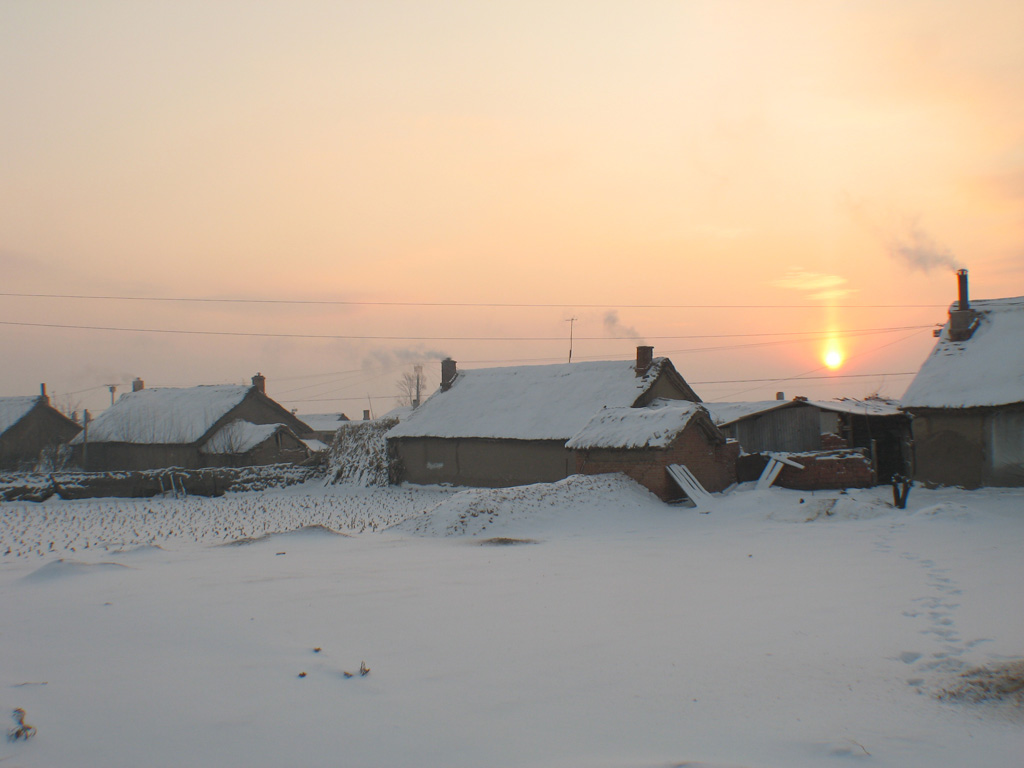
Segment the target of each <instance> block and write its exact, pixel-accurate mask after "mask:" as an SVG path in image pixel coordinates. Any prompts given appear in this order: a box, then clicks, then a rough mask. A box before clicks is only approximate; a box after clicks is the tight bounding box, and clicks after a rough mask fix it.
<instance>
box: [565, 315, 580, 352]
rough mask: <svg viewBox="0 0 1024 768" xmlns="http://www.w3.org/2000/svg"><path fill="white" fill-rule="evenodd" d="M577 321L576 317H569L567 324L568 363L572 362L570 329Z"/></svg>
mask: <svg viewBox="0 0 1024 768" xmlns="http://www.w3.org/2000/svg"><path fill="white" fill-rule="evenodd" d="M577 320H579V318H578V317H570V318H569V319H568V320H566V321H565V322H567V323H568V324H569V362H570V363H571V362H572V327H573V325H574V324H575V323H576V321H577Z"/></svg>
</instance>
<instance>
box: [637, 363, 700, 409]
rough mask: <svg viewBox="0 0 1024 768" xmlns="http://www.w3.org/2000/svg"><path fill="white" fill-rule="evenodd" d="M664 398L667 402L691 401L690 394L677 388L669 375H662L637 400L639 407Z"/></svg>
mask: <svg viewBox="0 0 1024 768" xmlns="http://www.w3.org/2000/svg"><path fill="white" fill-rule="evenodd" d="M659 397H663V398H665V399H666V400H689V399H690V397H689V393H688V392H684V391H683V390H682V389H680V388H679V387H677V386H676V384H675V382H673V381H672V378H671V377H670V376H669V375H668V374H667V373H664V372H663V373H662V374H661V375H660V376H659V377H658V378H657V379H655V381H654V383H653V384H651V386H650V387H649V388H648V389H647V391H646V392H644V393H643V395H641V396H640V397H639V398H638V399H637V403H636V404H637V407H641V408H642V407H643V406H645V405H648V404H649V403H650V402H651V401H652V400H655V399H656V398H659Z"/></svg>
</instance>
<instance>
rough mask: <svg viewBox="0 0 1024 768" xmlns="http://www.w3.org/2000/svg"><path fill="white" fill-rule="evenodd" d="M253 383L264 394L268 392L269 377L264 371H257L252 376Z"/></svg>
mask: <svg viewBox="0 0 1024 768" xmlns="http://www.w3.org/2000/svg"><path fill="white" fill-rule="evenodd" d="M252 385H253V386H254V387H256V389H258V390H259V391H260V392H261V393H263V394H264V395H265V394H267V377H266V376H264V375H263V374H262V373H257V374H256V375H255V376H253V377H252Z"/></svg>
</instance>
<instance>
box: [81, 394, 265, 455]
mask: <svg viewBox="0 0 1024 768" xmlns="http://www.w3.org/2000/svg"><path fill="white" fill-rule="evenodd" d="M250 389H252V387H250V386H239V385H232V384H214V385H203V386H199V387H185V388H180V389H172V388H156V389H143V390H140V391H138V392H127V393H125V394H123V395H121V397H119V398H118V400H117V402H116V403H114V405H112V406H111V407H110V408H108V409H107V410H105V411H104V412H103V413H101V414H100V415H99V416H97V417H96V418H95V420H93V421H92V422H91V423H90V424H89V442H90V443H106V442H111V443H136V444H145V445H166V444H175V445H179V444H189V443H194V442H196V441H197V440H199V438H201V437H202V436H203V435H205V434H206V433H207V432H208V431H209V430H210V427H212V426H213V425H214V424H216V423H217V421H218V420H219V419H221V418H222V417H223V416H224V415H225V414H226V413H227V412H228V411H230V410H231V409H232V408H234V407H235V406H236V405H238V404H239V403H241V402H242V400H243V399H244V398H245V396H246V395H247V394H248V393H249V390H250ZM83 438H84V433H79V434H78V436H77V437H75V439H74V440H72V441H71V442H72V443H73V444H80V443H81V442H82V441H83Z"/></svg>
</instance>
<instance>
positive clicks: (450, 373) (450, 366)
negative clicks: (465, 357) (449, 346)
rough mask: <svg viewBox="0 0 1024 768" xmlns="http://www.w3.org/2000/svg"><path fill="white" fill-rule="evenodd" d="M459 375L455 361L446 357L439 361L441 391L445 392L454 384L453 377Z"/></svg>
mask: <svg viewBox="0 0 1024 768" xmlns="http://www.w3.org/2000/svg"><path fill="white" fill-rule="evenodd" d="M458 375H459V371H458V367H457V366H456V364H455V361H454V360H452V359H451V358H450V357H446V358H445V359H444V360H442V361H441V391H442V392H447V391H448V390H449V389H451V388H452V384H454V383H455V377H456V376H458Z"/></svg>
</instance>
